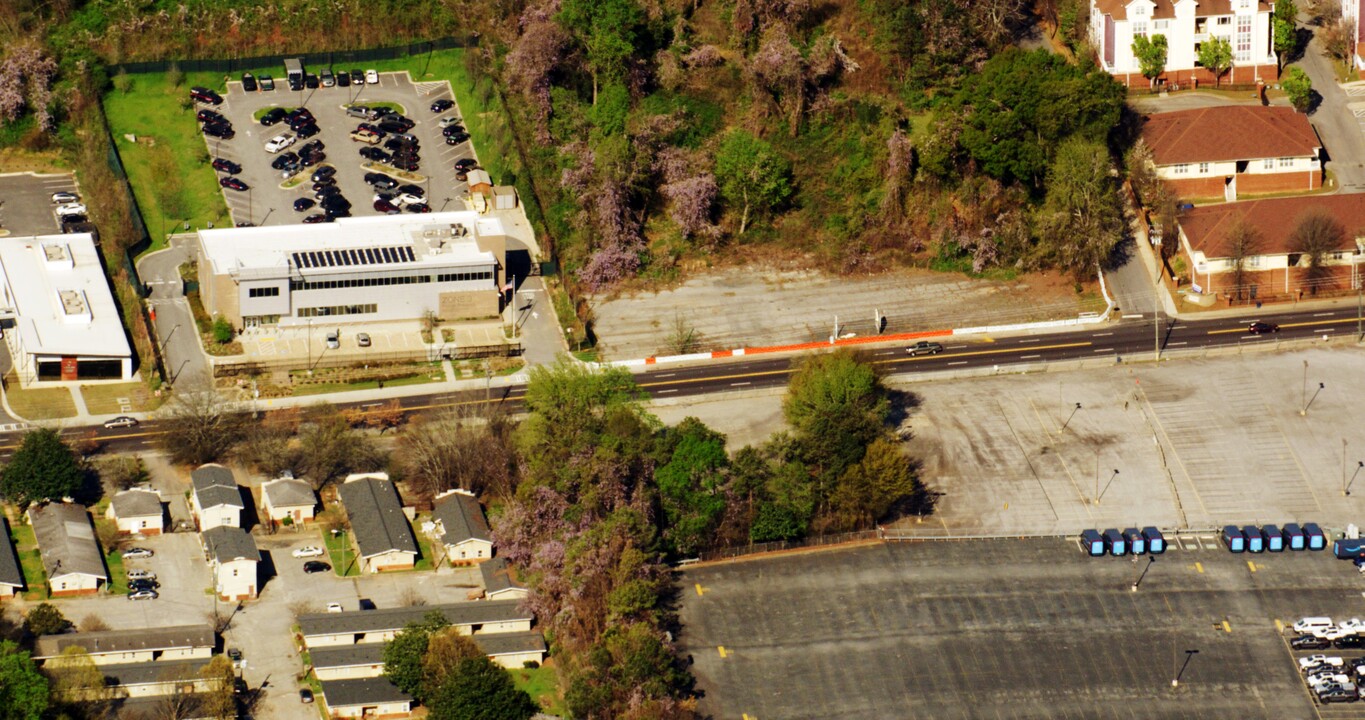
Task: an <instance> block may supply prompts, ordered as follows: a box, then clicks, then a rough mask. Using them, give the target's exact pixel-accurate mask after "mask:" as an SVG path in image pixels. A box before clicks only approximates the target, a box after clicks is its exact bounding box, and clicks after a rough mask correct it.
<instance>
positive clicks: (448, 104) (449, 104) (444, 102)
mask: <svg viewBox="0 0 1365 720" xmlns="http://www.w3.org/2000/svg"><path fill="white" fill-rule="evenodd" d="M453 107H455V101H454V100H451V99H450V98H441V99H440V100H437V101H436V102H434V103H432V104H431V111H432V112H434V113H443V112H445V111H447V110H449V109H451V108H453Z"/></svg>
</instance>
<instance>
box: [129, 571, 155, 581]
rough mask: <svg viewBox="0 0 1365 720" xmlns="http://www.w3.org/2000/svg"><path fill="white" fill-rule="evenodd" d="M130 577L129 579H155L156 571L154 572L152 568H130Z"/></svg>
mask: <svg viewBox="0 0 1365 720" xmlns="http://www.w3.org/2000/svg"><path fill="white" fill-rule="evenodd" d="M128 579H129V580H155V579H156V573H154V572H152V571H151V570H129V571H128Z"/></svg>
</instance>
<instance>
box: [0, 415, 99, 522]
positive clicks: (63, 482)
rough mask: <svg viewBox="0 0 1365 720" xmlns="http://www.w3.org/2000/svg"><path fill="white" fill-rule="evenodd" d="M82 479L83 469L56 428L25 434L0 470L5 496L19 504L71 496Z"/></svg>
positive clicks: (77, 488)
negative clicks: (2, 470)
mask: <svg viewBox="0 0 1365 720" xmlns="http://www.w3.org/2000/svg"><path fill="white" fill-rule="evenodd" d="M84 482H85V472H84V471H83V470H82V469H81V467H80V464H79V463H77V462H76V456H75V454H74V453H72V452H71V448H70V447H68V446H67V444H66V443H65V442H63V441H62V438H61V436H60V435H58V434H57V431H55V430H51V429H48V428H41V429H38V430H32V431H29V432H28V433H25V434H24V440H23V442H21V443H20V444H19V449H18V450H16V451H14V457H12V458H10V461H9V464H8V465H6V466H5V469H4V472H3V473H2V474H0V483H3V490H4V494H5V497H6V498H8V499H9V501H10V502H12V503H15V504H16V505H19V506H21V507H22V506H25V505H28V504H30V503H35V502H41V501H44V500H60V499H62V498H64V497H71V496H74V495H75V494H76V493H77V492H78V491H79V490H80V488H81V485H82V484H83V483H84Z"/></svg>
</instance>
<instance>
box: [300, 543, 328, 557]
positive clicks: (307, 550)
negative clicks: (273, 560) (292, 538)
mask: <svg viewBox="0 0 1365 720" xmlns="http://www.w3.org/2000/svg"><path fill="white" fill-rule="evenodd" d="M322 555H323V550H322V548H320V547H317V546H316V545H307V546H304V547H301V548H299V549H298V550H295V551H294V557H296V558H310V557H321V556H322Z"/></svg>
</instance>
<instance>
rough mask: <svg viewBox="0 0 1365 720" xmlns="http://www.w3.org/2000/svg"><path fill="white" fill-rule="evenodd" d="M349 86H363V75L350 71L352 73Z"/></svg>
mask: <svg viewBox="0 0 1365 720" xmlns="http://www.w3.org/2000/svg"><path fill="white" fill-rule="evenodd" d="M351 84H352V85H364V84H365V73H363V72H360V71H359V70H352V71H351Z"/></svg>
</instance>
